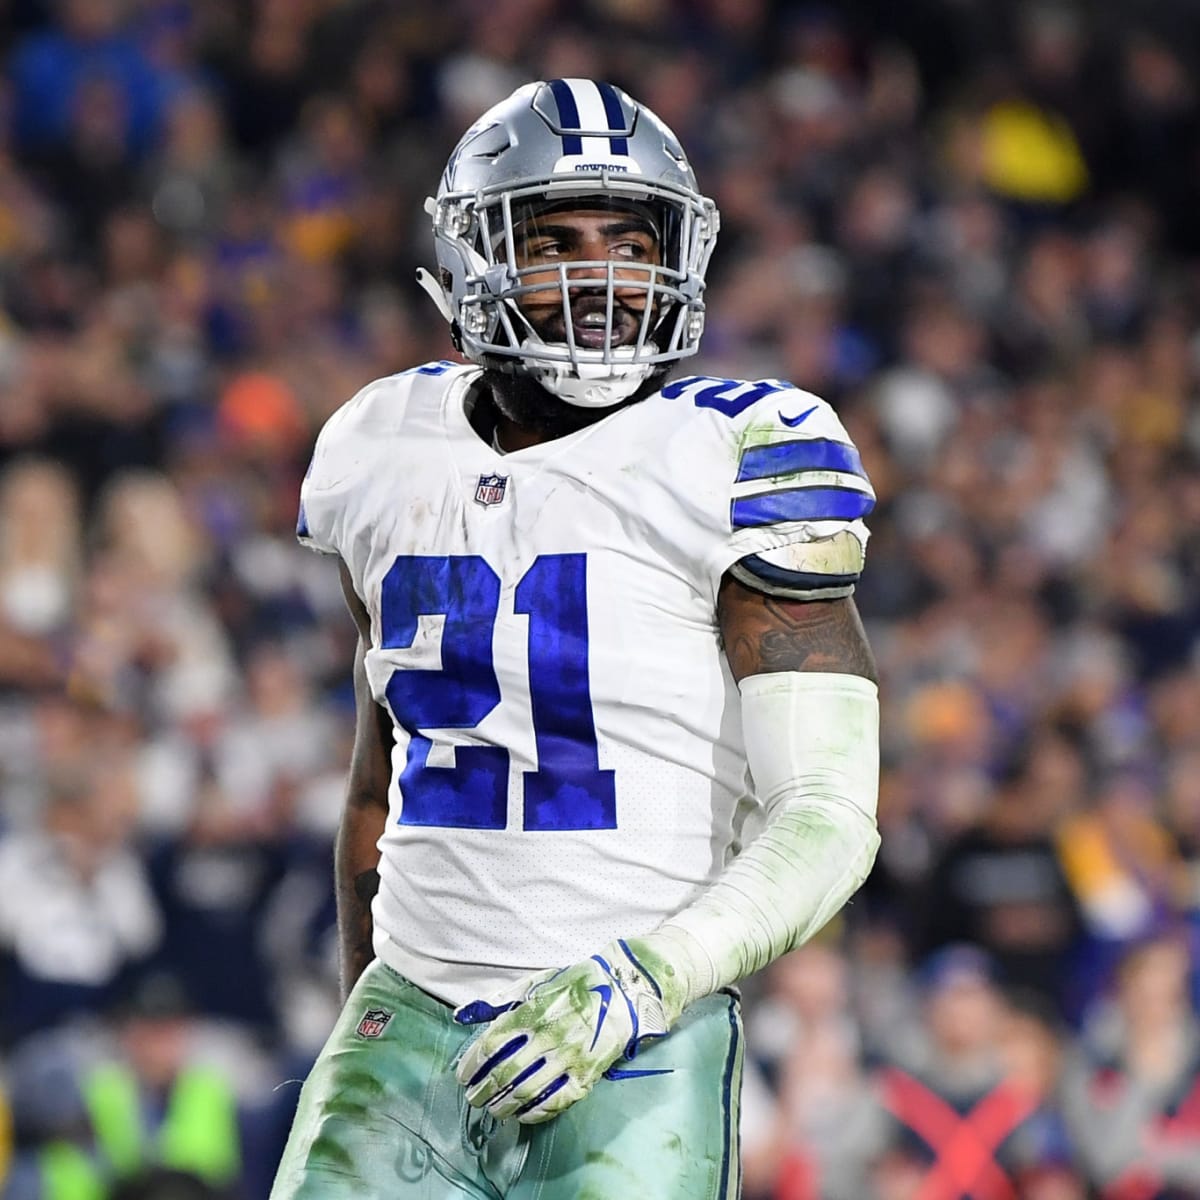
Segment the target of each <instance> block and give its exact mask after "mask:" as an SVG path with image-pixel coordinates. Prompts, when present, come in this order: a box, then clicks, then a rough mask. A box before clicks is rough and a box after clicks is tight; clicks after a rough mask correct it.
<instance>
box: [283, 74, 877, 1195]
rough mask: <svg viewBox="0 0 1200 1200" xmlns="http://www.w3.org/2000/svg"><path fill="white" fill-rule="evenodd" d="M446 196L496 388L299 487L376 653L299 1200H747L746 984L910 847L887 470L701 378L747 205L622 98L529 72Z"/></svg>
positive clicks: (380, 397)
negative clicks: (884, 697) (884, 710)
mask: <svg viewBox="0 0 1200 1200" xmlns="http://www.w3.org/2000/svg"><path fill="white" fill-rule="evenodd" d="M427 209H428V212H429V214H430V216H431V218H432V224H433V235H434V242H435V247H436V253H437V263H438V272H437V275H436V276H433V275H431V274H429V273H422V275H421V282H422V284H423V286H424V287H425V288H426V290H427V291H429V292H430V294H431V295H432V296H433V299H434V301H435V302H436V303H437V305H438V307H439V308H440V310H441V311H442V313H443V315H444V316H445V318H446V319H447V321H448V322H449V324H450V331H451V337H452V339H453V342H454V345H455V347H456V349H457V350H459V351H460V352H461V354H462V356H463V357H464V358H465V359H466V360H467V362H466V363H458V362H451V361H442V362H433V363H427V364H425V365H423V366H418V367H415V368H413V369H412V370H409V371H405V372H402V373H401V374H398V375H394V376H392V377H390V378H387V379H382V380H379V381H377V382H375V383H372V384H370V385H369V386H367V387H366V388H364V389H363V390H362V391H361V392H360V393H359V394H358V395H357V396H355V397H354V398H353V399H351V400H350V401H349V402H348V403H347V404H346V405H344V406H343V407H342V408H341V409H340V410H339V411H338V412H337V413H336V414H335V415H334V416H333V417H332V418H331V419H330V420H329V422H328V423H327V425H326V426H325V428H324V430H323V431H322V433H321V435H320V437H319V439H318V442H317V446H316V449H315V452H314V456H313V461H312V466H311V468H310V471H309V474H308V477H307V479H306V480H305V483H304V487H303V493H302V497H301V512H300V523H299V536H300V538H301V540H302V541H303V542H305V543H306V544H308V545H310V546H312V547H314V548H315V549H317V550H319V551H323V552H326V553H330V554H336V555H337V556H339V558H340V569H341V574H342V580H343V586H344V590H345V593H346V600H347V603H348V605H349V607H350V609H351V612H352V613H353V615H354V618H355V620H356V622H357V626H358V632H359V642H358V653H357V658H356V661H355V672H354V675H355V683H356V690H357V703H358V724H357V736H356V740H355V747H354V754H353V761H352V764H351V772H350V781H349V787H348V794H347V803H346V808H345V813H344V816H343V819H342V825H341V832H340V835H339V838H338V844H337V857H336V861H337V891H338V899H339V930H340V935H341V953H342V969H343V973H344V984H345V988H346V989H347V992H348V998H347V1000H346V1004H345V1008H344V1010H343V1013H342V1016H341V1018H340V1020H339V1022H338V1024H337V1027H336V1028H335V1030H334V1031H333V1033H332V1035H331V1037H330V1039H329V1042H328V1043H327V1045H326V1047H325V1049H324V1051H323V1052H322V1054H321V1056H320V1057H319V1059H318V1061H317V1063H316V1065H315V1067H314V1069H313V1071H312V1073H311V1075H310V1077H309V1079H308V1081H307V1082H306V1084H305V1086H304V1089H303V1092H302V1094H301V1099H300V1103H299V1109H298V1112H297V1114H296V1118H295V1121H294V1124H293V1129H292V1134H291V1137H290V1140H289V1143H288V1147H287V1149H286V1151H285V1154H284V1159H283V1162H282V1164H281V1166H280V1170H279V1173H278V1177H277V1181H276V1185H275V1190H274V1192H273V1196H274V1197H275V1200H285V1198H288V1200H292V1198H298V1197H321V1198H322V1200H330V1198H331V1197H332V1198H337V1197H345V1198H346V1200H349V1198H350V1197H355V1198H356V1200H360V1198H364V1197H365V1198H367V1200H373V1198H377V1200H385V1198H386V1200H392V1198H393V1197H401V1196H403V1197H428V1198H434V1197H460V1196H471V1197H479V1198H482V1197H507V1198H509V1200H535V1198H542V1200H556V1198H559V1197H561V1198H562V1200H567V1198H568V1197H570V1198H574V1197H582V1196H594V1197H617V1196H636V1197H639V1198H655V1197H664V1198H665V1197H687V1198H688V1200H704V1198H713V1200H715V1198H717V1197H732V1196H735V1195H736V1194H737V1190H738V1159H737V1123H738V1095H739V1086H740V1078H741V1062H742V1052H743V1048H742V1033H741V1024H740V1019H739V1012H738V998H737V994H736V992H735V991H734V990H733V985H734V984H735V983H736V981H737V980H739V979H740V978H742V977H743V976H745V975H747V974H749V973H750V972H752V971H756V970H757V969H759V968H760V967H762V966H764V965H765V964H766V963H768V962H770V961H771V960H772V959H774V958H776V957H777V956H779V955H781V954H784V953H786V952H787V951H788V950H790V949H792V948H793V947H795V946H797V945H799V944H800V943H802V942H803V941H805V940H806V939H807V938H809V937H810V936H811V935H812V934H814V933H815V932H816V931H817V930H818V929H820V928H821V926H822V925H823V924H824V923H825V922H826V921H828V920H829V918H830V917H831V916H833V915H834V914H835V913H836V912H837V911H838V910H839V909H840V908H841V907H842V905H843V904H845V902H846V900H847V899H848V897H850V896H851V895H852V894H853V892H854V891H855V890H856V889H857V888H858V886H859V885H860V884H861V882H862V880H863V879H864V877H865V876H866V874H867V872H868V870H869V869H870V867H871V864H872V861H873V860H874V856H875V852H876V848H877V846H878V834H877V832H876V823H875V807H876V792H877V775H878V702H877V694H876V685H875V682H874V669H873V663H872V656H871V652H870V650H869V648H868V645H867V642H866V639H865V637H864V633H863V629H862V626H861V623H860V621H859V618H858V616H857V614H856V611H855V608H854V602H853V600H852V598H851V593H852V591H853V588H854V584H855V581H856V580H857V578H858V576H859V573H860V572H861V570H862V567H863V561H864V548H865V545H866V540H867V532H866V529H865V527H864V525H863V518H864V517H865V516H866V515H867V514H868V513H869V512H870V510H871V508H872V505H873V503H874V496H873V493H872V490H871V485H870V483H869V482H868V480H867V478H866V475H865V473H864V471H863V468H862V464H861V462H860V460H859V456H858V453H857V451H856V450H855V448H854V446H853V445H852V444H851V442H850V439H849V437H848V436H847V434H846V431H845V430H844V429H843V427H842V425H841V423H840V422H839V421H838V419H837V417H836V416H835V415H834V413H833V411H832V410H831V409H830V408H829V406H828V405H826V404H825V403H824V402H823V401H821V400H820V399H818V398H817V397H816V396H812V395H809V394H807V393H805V392H802V391H800V390H798V389H797V388H795V387H793V386H791V385H790V384H788V383H785V382H782V381H779V380H773V379H769V380H756V381H749V382H747V381H739V380H732V379H714V378H706V377H696V376H691V377H684V378H678V379H674V380H671V381H670V382H668V374H669V372H670V371H671V369H672V368H673V367H675V366H676V365H677V364H678V363H679V362H680V360H682V359H684V358H687V357H688V356H690V355H692V354H694V353H695V352H696V350H697V348H698V345H699V342H700V337H701V333H702V330H703V325H704V280H705V269H706V267H707V264H708V260H709V256H710V254H711V252H712V249H713V244H714V240H715V238H716V235H717V225H718V216H717V211H716V209H715V207H714V205H713V203H712V201H711V200H708V199H706V198H705V197H704V196H703V195H702V194H701V193H700V192H699V190H698V188H697V185H696V180H695V178H694V175H693V172H692V169H691V167H690V166H689V164H688V160H687V158H686V156H685V154H684V152H683V150H682V148H681V147H680V145H679V143H678V142H677V140H676V139H675V137H674V135H673V134H672V133H671V131H670V130H669V129H667V128H666V127H665V126H664V125H663V124H662V122H661V121H659V120H658V118H657V117H656V116H655V115H654V114H653V113H652V112H650V111H649V110H647V109H646V108H645V107H644V106H642V105H640V104H638V103H637V102H636V101H634V100H632V99H631V98H630V97H629V96H628V95H626V94H625V93H624V92H622V91H620V90H619V89H617V88H615V87H613V86H611V85H609V84H606V83H598V82H595V81H591V80H583V79H565V80H564V79H559V80H553V81H550V82H541V83H534V84H530V85H527V86H525V87H522V88H520V89H519V90H518V91H517V92H515V93H514V94H513V95H512V96H510V97H509V98H508V99H507V100H505V101H504V102H502V103H501V104H499V105H497V106H496V107H495V108H493V109H492V110H491V111H489V112H488V113H486V114H485V115H484V116H483V117H482V118H480V120H479V121H478V122H477V123H476V124H475V125H473V126H472V127H471V128H470V129H469V130H468V131H467V133H466V134H465V135H464V137H463V138H462V140H461V142H460V143H459V145H458V146H457V147H456V149H455V150H454V152H453V154H452V156H451V158H450V162H449V165H448V166H447V168H446V171H445V174H444V175H443V177H442V180H441V184H440V187H439V188H438V192H437V196H436V198H434V199H431V200H430V201H428V203H427Z"/></svg>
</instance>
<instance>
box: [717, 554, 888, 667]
mask: <svg viewBox="0 0 1200 1200" xmlns="http://www.w3.org/2000/svg"><path fill="white" fill-rule="evenodd" d="M717 621H718V623H719V625H720V628H721V638H722V640H723V642H724V644H725V655H726V657H727V658H728V659H729V668H730V670H731V671H732V672H733V677H734V679H736V680H738V681H739V682H741V680H743V679H745V678H746V676H747V675H760V674H764V673H766V672H770V671H831V672H834V673H837V674H842V675H861V676H862V677H863V678H864V679H869V680H871V682H872V683H874V682H876V678H875V659H874V657H873V655H872V654H871V648H870V646H869V645H868V644H867V635H866V633H865V632H864V631H863V627H862V621H860V620H859V617H858V609H857V608H855V606H854V601H853V600H852V599H851V598H850V597H849V596H847V597H845V598H844V599H841V600H784V599H781V598H779V597H777V596H768V595H766V594H764V593H763V592H755V591H752V590H751V589H750V588H748V587H746V586H744V585H743V584H741V583H738V581H737V580H736V579H733V578H732V577H731V576H728V575H727V576H726V577H725V579H724V581H723V582H722V584H721V590H720V593H719V595H718V597H717Z"/></svg>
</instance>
